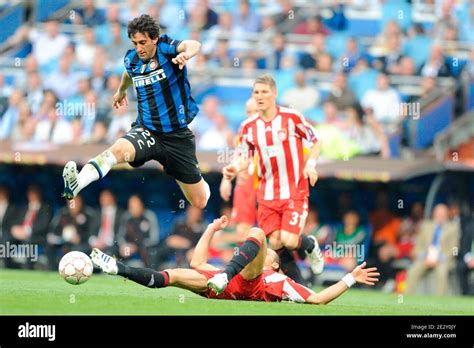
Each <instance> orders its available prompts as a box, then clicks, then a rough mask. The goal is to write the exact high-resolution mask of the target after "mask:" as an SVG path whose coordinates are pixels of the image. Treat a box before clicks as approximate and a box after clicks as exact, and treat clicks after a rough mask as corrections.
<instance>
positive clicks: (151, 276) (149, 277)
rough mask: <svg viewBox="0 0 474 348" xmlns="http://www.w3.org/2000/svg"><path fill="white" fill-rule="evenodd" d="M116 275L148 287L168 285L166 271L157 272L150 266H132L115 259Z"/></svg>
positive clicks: (168, 280) (168, 279) (168, 278)
mask: <svg viewBox="0 0 474 348" xmlns="http://www.w3.org/2000/svg"><path fill="white" fill-rule="evenodd" d="M117 268H118V273H117V274H118V275H120V276H122V277H125V278H128V279H130V280H133V281H134V282H135V283H138V284H140V285H143V286H146V287H149V288H164V287H166V286H168V285H169V282H170V277H169V274H168V272H166V271H162V272H157V271H155V270H152V269H150V268H134V267H129V266H126V265H124V264H123V263H121V262H118V261H117Z"/></svg>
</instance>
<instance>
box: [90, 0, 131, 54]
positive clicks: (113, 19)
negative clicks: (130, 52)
mask: <svg viewBox="0 0 474 348" xmlns="http://www.w3.org/2000/svg"><path fill="white" fill-rule="evenodd" d="M105 16H106V20H105V22H104V23H103V24H101V25H99V26H96V27H95V28H94V29H95V36H96V40H97V42H98V43H99V44H101V45H105V46H107V45H110V44H111V43H112V40H113V37H112V35H111V32H112V30H111V27H112V25H113V23H120V25H126V24H127V23H122V22H121V21H120V4H119V3H117V2H110V3H109V4H107V10H106V14H105ZM125 35H126V34H125ZM124 54H125V53H124Z"/></svg>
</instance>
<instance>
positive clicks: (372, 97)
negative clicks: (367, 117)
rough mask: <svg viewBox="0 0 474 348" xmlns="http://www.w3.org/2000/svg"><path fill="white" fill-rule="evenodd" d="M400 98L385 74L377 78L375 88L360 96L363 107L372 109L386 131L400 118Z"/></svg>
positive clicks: (390, 129) (395, 124)
mask: <svg viewBox="0 0 474 348" xmlns="http://www.w3.org/2000/svg"><path fill="white" fill-rule="evenodd" d="M400 103H401V99H400V96H399V94H398V92H397V91H396V90H395V89H394V88H391V87H390V81H389V78H388V76H387V75H385V74H380V75H379V76H378V78H377V88H376V89H374V90H369V91H367V92H366V93H365V95H364V97H363V98H362V101H361V105H362V107H363V108H364V109H369V108H370V109H372V110H373V111H374V116H375V119H376V120H377V121H379V122H380V123H381V124H382V125H383V127H384V129H385V130H386V131H388V132H391V131H393V129H395V128H396V126H397V123H398V121H399V120H400Z"/></svg>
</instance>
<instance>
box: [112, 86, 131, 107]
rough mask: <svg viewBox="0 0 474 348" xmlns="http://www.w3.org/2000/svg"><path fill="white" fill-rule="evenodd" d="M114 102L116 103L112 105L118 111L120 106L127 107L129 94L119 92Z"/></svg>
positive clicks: (115, 95)
mask: <svg viewBox="0 0 474 348" xmlns="http://www.w3.org/2000/svg"><path fill="white" fill-rule="evenodd" d="M113 100H114V102H113V103H112V105H113V107H114V108H116V109H118V108H119V107H120V106H127V105H128V100H127V92H121V91H120V90H118V91H117V93H115V94H114V97H113Z"/></svg>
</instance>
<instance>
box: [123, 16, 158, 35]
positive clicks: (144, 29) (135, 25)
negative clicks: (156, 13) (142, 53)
mask: <svg viewBox="0 0 474 348" xmlns="http://www.w3.org/2000/svg"><path fill="white" fill-rule="evenodd" d="M136 33H142V34H145V33H148V36H149V37H150V39H152V40H153V39H156V38H157V37H159V36H160V26H159V24H158V23H157V22H156V21H155V20H154V19H153V18H152V17H151V16H150V15H147V14H142V15H141V16H140V17H136V18H134V19H133V20H132V21H130V22H129V23H128V37H129V38H131V37H132V36H133V35H135V34H136Z"/></svg>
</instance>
